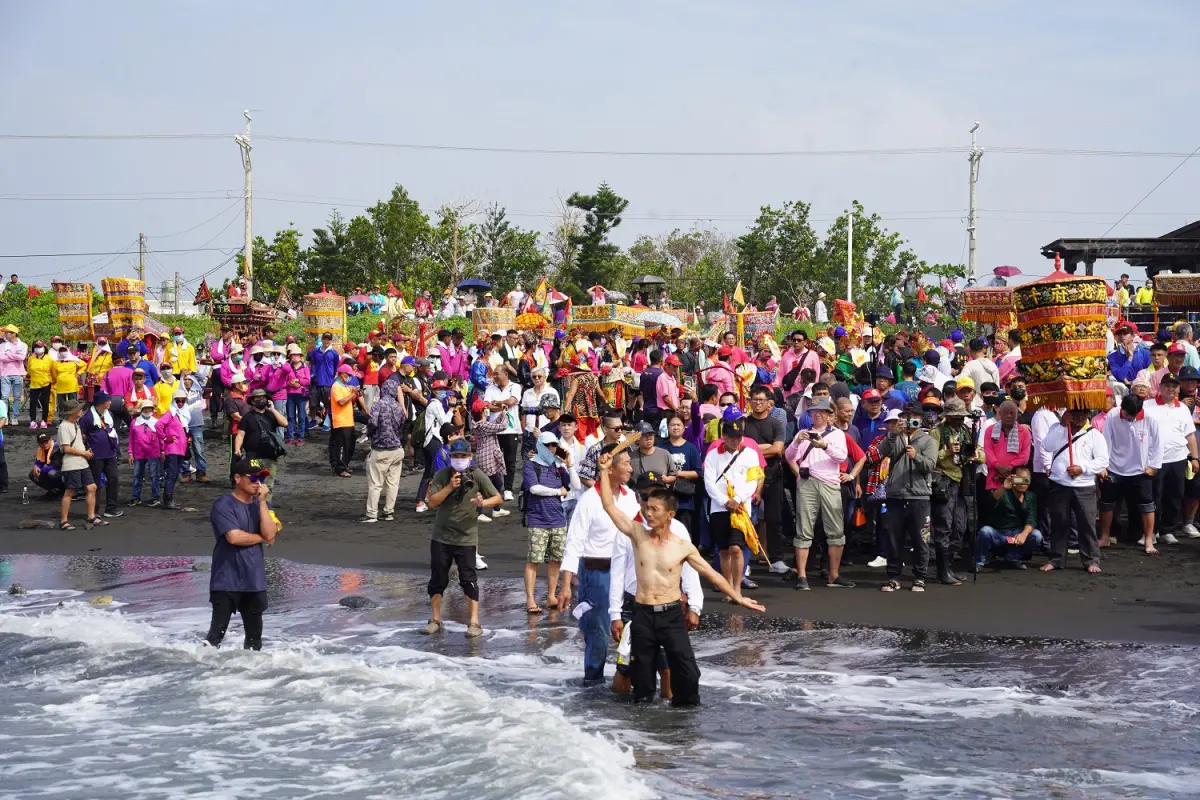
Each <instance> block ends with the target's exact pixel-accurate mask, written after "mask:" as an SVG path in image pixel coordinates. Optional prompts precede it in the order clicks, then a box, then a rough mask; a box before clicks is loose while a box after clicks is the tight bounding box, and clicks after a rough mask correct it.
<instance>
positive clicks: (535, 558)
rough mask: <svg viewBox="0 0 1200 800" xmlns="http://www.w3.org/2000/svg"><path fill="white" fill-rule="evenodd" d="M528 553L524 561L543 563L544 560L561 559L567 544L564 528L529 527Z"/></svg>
mask: <svg viewBox="0 0 1200 800" xmlns="http://www.w3.org/2000/svg"><path fill="white" fill-rule="evenodd" d="M528 530H529V553H528V554H527V556H526V558H525V561H526V562H527V563H529V564H543V563H545V562H546V561H562V558H563V550H564V549H565V547H566V544H567V529H566V528H529V529H528Z"/></svg>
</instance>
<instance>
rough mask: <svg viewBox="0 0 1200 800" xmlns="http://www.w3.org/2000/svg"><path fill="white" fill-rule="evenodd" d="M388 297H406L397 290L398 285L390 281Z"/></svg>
mask: <svg viewBox="0 0 1200 800" xmlns="http://www.w3.org/2000/svg"><path fill="white" fill-rule="evenodd" d="M387 293H388V297H404V293H403V292H401V291H400V290H399V289H397V288H396V284H394V283H392V282H391V281H388V291H387Z"/></svg>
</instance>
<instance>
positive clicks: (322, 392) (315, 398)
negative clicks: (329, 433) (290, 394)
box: [308, 383, 332, 422]
mask: <svg viewBox="0 0 1200 800" xmlns="http://www.w3.org/2000/svg"><path fill="white" fill-rule="evenodd" d="M331 388H332V387H329V386H318V385H317V384H315V383H314V384H312V385H311V386H310V387H309V389H308V415H309V416H310V417H312V418H313V419H315V420H316V421H317V422H320V421H321V420H323V419H325V415H326V414H328V413H329V391H330V389H331Z"/></svg>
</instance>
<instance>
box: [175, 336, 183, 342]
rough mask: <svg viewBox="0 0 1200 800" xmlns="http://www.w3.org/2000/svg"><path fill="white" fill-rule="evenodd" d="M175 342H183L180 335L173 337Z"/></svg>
mask: <svg viewBox="0 0 1200 800" xmlns="http://www.w3.org/2000/svg"><path fill="white" fill-rule="evenodd" d="M175 344H183V337H182V336H176V337H175Z"/></svg>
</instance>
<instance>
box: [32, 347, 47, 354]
mask: <svg viewBox="0 0 1200 800" xmlns="http://www.w3.org/2000/svg"><path fill="white" fill-rule="evenodd" d="M33 352H34V353H36V354H37V355H39V356H40V355H42V354H43V353H45V352H46V348H44V347H35V348H33Z"/></svg>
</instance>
